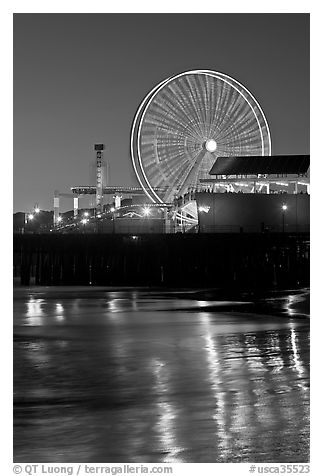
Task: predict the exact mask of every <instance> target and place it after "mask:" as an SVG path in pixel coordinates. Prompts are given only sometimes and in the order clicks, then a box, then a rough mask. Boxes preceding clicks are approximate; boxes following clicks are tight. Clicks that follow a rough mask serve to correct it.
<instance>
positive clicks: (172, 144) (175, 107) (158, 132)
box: [131, 70, 271, 203]
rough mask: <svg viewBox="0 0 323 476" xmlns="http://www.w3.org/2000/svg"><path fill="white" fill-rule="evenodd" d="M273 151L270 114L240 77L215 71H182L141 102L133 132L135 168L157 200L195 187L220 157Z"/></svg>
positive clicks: (146, 190)
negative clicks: (267, 118) (268, 120)
mask: <svg viewBox="0 0 323 476" xmlns="http://www.w3.org/2000/svg"><path fill="white" fill-rule="evenodd" d="M246 155H248V156H250V155H258V156H259V155H263V156H264V155H271V139H270V131H269V127H268V123H267V120H266V118H265V115H264V113H263V111H262V109H261V107H260V105H259V104H258V102H257V100H256V99H255V98H254V96H253V95H252V94H251V93H250V92H249V91H248V90H247V89H246V88H245V87H244V86H243V85H242V84H240V83H239V82H238V81H236V80H235V79H233V78H231V77H229V76H227V75H225V74H223V73H218V72H215V71H209V70H194V71H187V72H185V73H181V74H177V75H176V76H173V77H171V78H168V79H165V80H164V81H162V82H161V83H159V84H158V85H157V86H155V87H154V88H153V89H152V90H151V91H150V92H149V93H148V94H147V96H146V97H145V98H144V100H143V101H142V103H141V104H140V106H139V108H138V110H137V113H136V115H135V118H134V122H133V125H132V130H131V157H132V162H133V166H134V169H135V172H136V175H137V178H138V180H139V183H140V184H141V186H142V188H143V189H144V190H145V192H146V194H147V195H148V197H149V198H150V199H151V200H152V201H153V202H154V203H167V202H171V201H172V200H173V198H174V197H175V196H179V195H183V194H185V193H186V192H187V191H188V190H189V189H196V188H198V186H199V184H200V179H208V178H210V175H209V171H210V169H211V167H212V166H213V164H214V162H215V161H216V158H217V157H220V156H221V157H223V156H224V157H225V156H246Z"/></svg>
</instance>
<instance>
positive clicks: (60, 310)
mask: <svg viewBox="0 0 323 476" xmlns="http://www.w3.org/2000/svg"><path fill="white" fill-rule="evenodd" d="M55 319H56V320H57V321H64V319H65V316H64V307H63V306H62V304H61V303H60V302H57V303H56V309H55Z"/></svg>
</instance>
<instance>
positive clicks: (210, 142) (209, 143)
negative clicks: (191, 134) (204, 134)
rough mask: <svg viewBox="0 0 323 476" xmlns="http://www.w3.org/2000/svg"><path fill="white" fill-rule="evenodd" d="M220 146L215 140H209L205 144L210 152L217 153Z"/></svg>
mask: <svg viewBox="0 0 323 476" xmlns="http://www.w3.org/2000/svg"><path fill="white" fill-rule="evenodd" d="M217 147H218V145H217V143H216V141H215V140H214V139H208V140H207V141H206V142H205V148H206V150H207V151H208V152H215V151H216V149H217Z"/></svg>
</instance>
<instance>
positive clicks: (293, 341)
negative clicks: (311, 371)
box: [289, 322, 306, 390]
mask: <svg viewBox="0 0 323 476" xmlns="http://www.w3.org/2000/svg"><path fill="white" fill-rule="evenodd" d="M289 326H290V340H291V344H292V351H293V364H294V368H295V370H296V372H297V374H298V377H299V378H300V379H301V378H303V374H304V368H303V365H302V362H301V359H300V357H299V351H298V347H297V339H296V334H295V327H294V324H293V323H292V322H290V324H289ZM301 387H302V388H303V389H304V390H306V387H304V386H303V385H301Z"/></svg>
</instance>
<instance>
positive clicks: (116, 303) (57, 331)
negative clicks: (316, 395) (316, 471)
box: [14, 287, 309, 463]
mask: <svg viewBox="0 0 323 476" xmlns="http://www.w3.org/2000/svg"><path fill="white" fill-rule="evenodd" d="M14 297H15V300H14V461H15V462H61V463H67V462H97V463H100V462H137V463H139V462H195V463H197V462H200V463H207V462H217V463H224V462H240V461H241V462H295V463H296V462H307V461H308V460H309V316H308V313H309V309H308V308H309V306H308V305H309V298H308V292H307V291H306V290H304V291H302V292H297V293H295V292H293V291H288V292H284V293H273V294H270V295H266V296H257V297H255V296H252V295H242V296H235V297H234V299H233V298H232V296H224V295H222V296H220V295H219V293H217V292H216V291H214V290H202V291H199V290H196V291H194V292H192V291H182V292H179V291H160V290H146V289H123V290H117V289H114V290H108V289H106V288H73V287H71V288H69V287H65V288H57V287H53V288H29V289H28V288H16V289H15V291H14Z"/></svg>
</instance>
